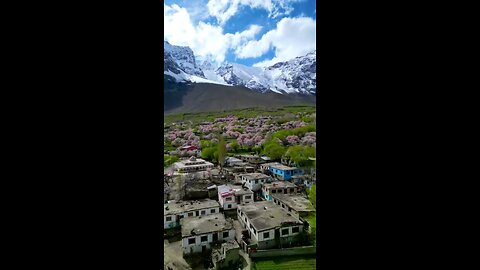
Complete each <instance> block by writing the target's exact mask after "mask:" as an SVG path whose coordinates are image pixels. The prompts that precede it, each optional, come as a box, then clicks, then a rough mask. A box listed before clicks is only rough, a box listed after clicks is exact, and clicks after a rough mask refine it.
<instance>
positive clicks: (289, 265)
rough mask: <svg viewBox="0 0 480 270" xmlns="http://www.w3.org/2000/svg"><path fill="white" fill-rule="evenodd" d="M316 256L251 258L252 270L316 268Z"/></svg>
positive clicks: (303, 269) (302, 269)
mask: <svg viewBox="0 0 480 270" xmlns="http://www.w3.org/2000/svg"><path fill="white" fill-rule="evenodd" d="M316 265H317V258H316V257H314V256H302V257H300V256H291V257H275V258H265V259H264V258H262V259H255V260H252V268H251V269H252V270H274V269H275V270H291V269H295V270H306V269H316Z"/></svg>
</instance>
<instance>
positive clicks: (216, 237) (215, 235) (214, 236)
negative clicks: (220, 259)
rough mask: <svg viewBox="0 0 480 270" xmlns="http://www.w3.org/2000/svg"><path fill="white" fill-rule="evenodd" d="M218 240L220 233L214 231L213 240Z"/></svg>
mask: <svg viewBox="0 0 480 270" xmlns="http://www.w3.org/2000/svg"><path fill="white" fill-rule="evenodd" d="M215 241H218V233H213V242H215Z"/></svg>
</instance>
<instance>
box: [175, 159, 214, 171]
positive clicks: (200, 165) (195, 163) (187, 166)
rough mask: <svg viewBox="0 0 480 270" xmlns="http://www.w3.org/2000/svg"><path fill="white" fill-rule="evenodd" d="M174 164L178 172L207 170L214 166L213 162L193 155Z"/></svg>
mask: <svg viewBox="0 0 480 270" xmlns="http://www.w3.org/2000/svg"><path fill="white" fill-rule="evenodd" d="M173 166H174V168H175V169H176V170H177V171H178V172H181V173H189V172H197V171H205V170H207V169H211V168H213V167H214V165H213V163H211V162H208V161H205V160H203V159H201V158H196V157H193V156H192V157H190V158H189V159H186V160H181V161H178V162H175V163H174V164H173Z"/></svg>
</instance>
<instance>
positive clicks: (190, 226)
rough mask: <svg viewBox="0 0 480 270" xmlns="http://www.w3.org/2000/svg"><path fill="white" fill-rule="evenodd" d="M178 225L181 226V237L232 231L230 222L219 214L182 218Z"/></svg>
mask: <svg viewBox="0 0 480 270" xmlns="http://www.w3.org/2000/svg"><path fill="white" fill-rule="evenodd" d="M180 225H181V226H182V237H187V236H191V235H199V234H205V233H211V232H219V231H226V230H230V229H233V223H232V220H231V219H225V217H224V216H223V214H220V213H219V214H212V215H207V216H199V217H186V218H182V219H181V220H180Z"/></svg>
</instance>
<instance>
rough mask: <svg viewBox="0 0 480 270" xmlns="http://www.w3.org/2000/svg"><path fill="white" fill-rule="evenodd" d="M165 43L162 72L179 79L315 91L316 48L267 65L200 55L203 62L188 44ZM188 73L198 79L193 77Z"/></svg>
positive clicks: (281, 90)
mask: <svg viewBox="0 0 480 270" xmlns="http://www.w3.org/2000/svg"><path fill="white" fill-rule="evenodd" d="M164 45H165V51H164V61H165V65H164V68H165V74H166V75H168V76H173V77H175V78H177V79H178V80H182V81H192V82H208V81H210V82H211V83H219V84H228V85H232V86H244V87H246V88H249V89H251V90H254V91H258V92H262V93H263V92H269V91H273V92H276V93H287V94H290V93H292V94H298V93H299V94H306V95H312V94H313V95H315V93H316V64H317V63H316V49H315V50H313V51H311V52H309V53H307V54H306V55H303V56H299V57H296V58H293V59H291V60H288V61H285V62H278V63H276V64H274V65H271V66H269V67H266V68H259V67H251V66H245V65H242V64H238V63H230V62H224V63H223V64H222V65H220V66H219V67H218V66H217V64H216V63H215V62H212V61H211V60H209V59H202V60H203V62H202V60H200V59H198V60H195V56H194V53H193V51H192V50H191V49H190V48H189V47H187V46H185V47H183V46H175V45H171V44H170V43H168V41H164ZM177 75H178V76H177ZM190 75H193V76H196V78H197V79H192V77H191V76H190ZM199 77H200V78H203V80H202V79H200V78H199ZM199 79H200V80H199ZM205 79H206V80H205Z"/></svg>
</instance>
